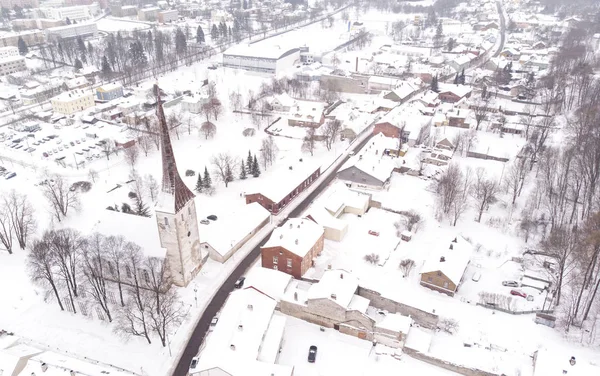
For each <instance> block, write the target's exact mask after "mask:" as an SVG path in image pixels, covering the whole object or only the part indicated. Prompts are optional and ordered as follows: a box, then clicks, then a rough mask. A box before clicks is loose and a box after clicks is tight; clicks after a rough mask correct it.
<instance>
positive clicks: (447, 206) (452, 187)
mask: <svg viewBox="0 0 600 376" xmlns="http://www.w3.org/2000/svg"><path fill="white" fill-rule="evenodd" d="M462 180H463V173H462V171H461V170H460V167H459V166H458V165H456V164H454V163H452V164H450V165H449V166H448V169H446V171H444V173H443V174H442V175H441V176H440V177H439V179H438V180H437V182H436V183H435V193H436V196H437V201H438V206H439V207H438V209H439V210H441V212H442V213H443V214H449V213H450V211H451V210H452V206H453V204H454V201H455V200H456V199H457V198H458V196H459V195H460V193H461V192H460V190H461V182H462Z"/></svg>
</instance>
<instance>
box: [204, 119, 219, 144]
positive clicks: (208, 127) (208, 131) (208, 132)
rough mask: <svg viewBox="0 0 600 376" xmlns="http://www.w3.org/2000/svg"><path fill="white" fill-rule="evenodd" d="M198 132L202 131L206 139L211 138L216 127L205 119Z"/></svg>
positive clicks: (215, 131)
mask: <svg viewBox="0 0 600 376" xmlns="http://www.w3.org/2000/svg"><path fill="white" fill-rule="evenodd" d="M200 132H202V134H203V135H204V139H205V140H208V139H209V138H213V137H214V136H215V133H217V127H216V126H215V125H214V124H213V123H211V122H210V121H205V122H204V123H202V126H201V127H200Z"/></svg>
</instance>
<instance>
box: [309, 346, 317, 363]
mask: <svg viewBox="0 0 600 376" xmlns="http://www.w3.org/2000/svg"><path fill="white" fill-rule="evenodd" d="M315 360H317V346H315V345H312V346H311V347H309V348H308V362H309V363H314V362H315Z"/></svg>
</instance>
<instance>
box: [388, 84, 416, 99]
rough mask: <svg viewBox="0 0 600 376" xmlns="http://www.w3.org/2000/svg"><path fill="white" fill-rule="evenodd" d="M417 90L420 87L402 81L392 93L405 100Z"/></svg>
mask: <svg viewBox="0 0 600 376" xmlns="http://www.w3.org/2000/svg"><path fill="white" fill-rule="evenodd" d="M417 89H418V87H417V86H415V85H413V84H411V83H410V82H407V81H400V82H399V83H398V84H397V86H396V87H395V88H394V89H393V90H392V92H393V93H394V94H396V95H397V96H398V98H400V100H404V99H406V98H407V97H408V96H409V95H411V94H412V93H413V92H414V91H416V90H417Z"/></svg>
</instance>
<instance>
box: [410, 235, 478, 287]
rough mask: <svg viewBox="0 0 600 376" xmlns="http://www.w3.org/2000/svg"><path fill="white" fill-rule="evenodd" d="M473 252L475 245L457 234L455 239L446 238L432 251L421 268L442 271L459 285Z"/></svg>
mask: <svg viewBox="0 0 600 376" xmlns="http://www.w3.org/2000/svg"><path fill="white" fill-rule="evenodd" d="M454 240H456V242H455V241H454ZM472 253H473V247H472V246H471V244H470V243H469V242H467V241H466V240H465V239H464V238H463V237H462V236H456V238H455V239H444V241H443V242H442V243H440V244H439V245H438V246H437V247H436V249H433V250H432V251H431V253H430V254H429V257H428V258H427V260H426V261H425V264H424V265H423V267H422V268H421V273H429V272H434V271H440V272H442V273H443V274H444V275H445V276H446V277H447V278H448V279H449V280H451V281H452V282H454V283H455V284H456V285H458V283H459V282H460V280H461V278H462V276H463V273H464V271H465V268H466V267H467V264H468V263H469V261H470V260H471V254H472Z"/></svg>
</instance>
